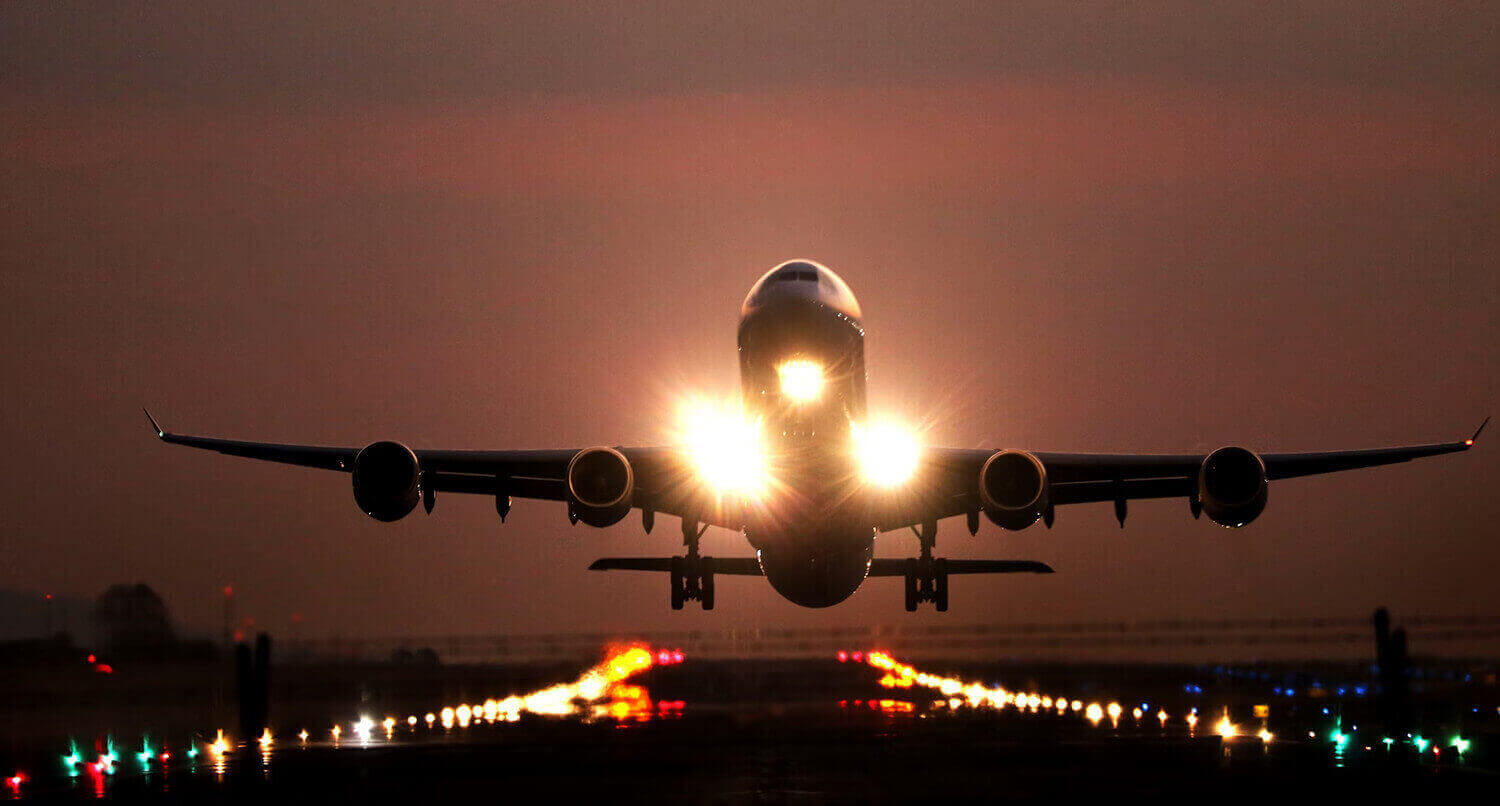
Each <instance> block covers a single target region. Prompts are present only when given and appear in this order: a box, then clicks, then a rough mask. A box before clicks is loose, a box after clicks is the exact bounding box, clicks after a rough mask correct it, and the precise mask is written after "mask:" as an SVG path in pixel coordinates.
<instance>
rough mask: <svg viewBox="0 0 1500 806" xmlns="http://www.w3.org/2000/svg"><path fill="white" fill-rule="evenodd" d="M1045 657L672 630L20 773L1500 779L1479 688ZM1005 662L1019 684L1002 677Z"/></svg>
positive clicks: (788, 782)
mask: <svg viewBox="0 0 1500 806" xmlns="http://www.w3.org/2000/svg"><path fill="white" fill-rule="evenodd" d="M1036 671H1037V674H1038V675H1039V676H1041V677H1047V678H1051V679H1052V680H1053V681H1055V684H1054V685H1050V686H1049V685H1047V684H1045V683H1043V684H1040V685H1035V686H1032V685H1022V683H1023V682H1026V681H1025V680H1023V679H1022V677H1021V675H1019V674H1018V673H1017V670H1016V669H1010V670H993V669H992V670H974V671H973V676H972V678H969V677H965V673H964V670H962V669H951V670H949V671H947V672H937V671H928V670H926V669H923V668H920V667H918V666H917V665H915V664H911V663H908V662H906V661H904V660H902V659H900V658H896V657H893V656H892V655H890V654H888V653H885V652H881V651H871V650H846V651H841V652H840V653H838V655H837V656H836V657H833V658H828V659H825V660H822V661H803V662H797V663H773V662H763V663H760V664H743V663H736V662H734V661H723V660H719V661H712V662H703V663H700V664H697V665H695V664H694V662H693V660H692V659H691V658H690V657H684V656H682V655H681V653H680V652H675V651H674V650H671V649H663V648H647V647H624V648H622V647H616V648H614V650H613V651H611V652H610V653H609V654H608V655H607V657H605V659H604V660H603V661H601V662H600V663H599V664H597V665H595V666H593V667H591V668H589V669H584V670H582V671H581V672H580V674H579V675H578V676H577V677H576V678H573V679H570V680H562V681H558V682H555V683H552V684H550V685H545V686H541V687H539V688H537V689H535V690H532V691H521V692H511V693H509V694H506V695H505V696H503V697H499V698H496V697H486V698H484V699H479V698H474V700H473V701H472V702H459V703H457V704H456V705H455V704H453V703H434V704H433V705H432V708H431V710H425V711H423V710H420V709H419V710H416V711H414V712H413V713H409V714H406V713H386V712H385V711H383V710H375V708H374V707H375V705H378V704H379V703H372V704H369V705H367V706H365V707H363V708H359V707H357V708H356V709H355V710H354V712H353V713H348V712H346V713H343V714H339V715H332V716H329V717H328V718H327V719H326V720H323V721H320V722H318V723H316V724H314V723H312V721H311V720H310V719H304V720H303V721H304V722H307V723H308V724H305V725H303V724H297V723H293V724H287V720H291V719H296V718H297V717H293V716H290V715H286V716H284V717H282V720H283V721H282V722H280V723H279V724H278V727H277V728H276V731H275V732H272V731H269V730H268V731H267V733H266V734H264V735H263V736H261V737H252V738H250V739H249V740H246V739H243V738H237V737H234V736H232V735H230V736H223V735H222V734H220V732H219V731H220V730H221V729H219V728H215V729H212V730H207V729H206V730H204V731H201V732H196V733H195V734H194V735H193V736H191V737H172V736H156V737H153V736H150V735H146V736H141V737H130V738H126V737H124V736H112V735H107V736H104V737H96V738H93V739H87V740H77V741H74V742H73V743H72V745H71V746H69V747H68V748H66V749H65V751H64V754H63V755H62V756H61V757H60V756H59V755H58V754H57V753H55V752H45V753H44V752H35V753H27V754H23V755H21V756H18V763H20V764H23V765H24V766H25V768H26V769H25V770H24V771H17V773H16V775H18V776H21V778H22V780H21V781H19V782H16V781H15V779H14V778H12V779H11V780H9V781H8V782H7V789H8V793H9V795H10V796H11V797H12V798H17V799H22V800H27V801H37V802H50V801H76V800H91V799H95V798H105V799H109V800H114V801H117V802H155V801H180V802H196V801H201V800H209V799H211V800H228V801H242V802H311V801H325V802H326V801H327V800H329V799H333V798H342V797H348V796H357V797H359V798H360V799H362V800H378V801H384V802H390V801H406V802H411V801H414V800H418V799H424V798H431V797H442V798H454V797H458V798H478V797H485V798H499V797H524V798H541V797H546V798H549V799H554V798H558V797H567V798H570V799H571V798H585V797H586V798H600V799H608V800H611V801H627V802H640V801H649V802H658V803H659V802H694V803H705V802H707V803H767V802H770V803H778V802H879V801H887V802H889V801H914V800H921V801H930V800H934V799H943V800H957V801H972V800H1004V801H1016V802H1026V801H1040V800H1054V801H1055V800H1059V799H1064V800H1075V799H1080V800H1081V799H1090V800H1096V799H1099V798H1118V797H1132V798H1134V797H1172V798H1187V797H1192V798H1212V799H1214V800H1218V801H1224V800H1228V801H1231V802H1246V801H1255V800H1263V799H1273V798H1274V799H1283V798H1285V797H1287V796H1288V794H1289V793H1291V792H1298V793H1303V794H1307V795H1316V794H1328V795H1331V796H1332V795H1337V796H1340V797H1350V796H1353V797H1377V796H1379V797H1381V798H1382V799H1383V800H1384V799H1386V798H1389V797H1390V796H1391V795H1392V794H1410V795H1411V796H1413V797H1421V798H1423V799H1424V800H1427V801H1431V800H1433V799H1436V798H1447V797H1468V796H1473V795H1492V794H1493V793H1494V792H1495V791H1497V787H1500V776H1497V775H1496V774H1495V772H1494V769H1495V766H1494V764H1493V751H1492V749H1491V748H1492V747H1493V746H1494V744H1495V741H1494V738H1493V737H1494V735H1495V733H1496V719H1497V715H1496V714H1495V713H1493V709H1491V711H1492V712H1491V713H1480V712H1479V706H1478V705H1477V704H1476V705H1475V706H1473V707H1472V708H1471V713H1470V714H1468V715H1467V717H1465V718H1463V719H1461V720H1457V719H1455V720H1452V721H1453V722H1454V724H1462V725H1463V726H1464V732H1462V733H1452V734H1450V735H1442V734H1441V732H1440V731H1436V730H1429V731H1428V733H1431V734H1433V736H1432V737H1431V738H1429V737H1428V736H1425V735H1422V734H1421V733H1414V734H1413V735H1412V736H1410V737H1407V736H1399V737H1389V736H1386V735H1384V734H1383V733H1382V728H1381V726H1380V725H1379V724H1377V723H1375V722H1372V721H1370V718H1369V717H1370V715H1371V713H1372V710H1371V708H1370V707H1368V697H1367V696H1366V695H1357V694H1355V693H1354V691H1353V689H1352V688H1347V689H1344V695H1345V696H1344V697H1330V698H1327V699H1324V698H1323V697H1322V696H1318V697H1314V698H1312V699H1311V700H1309V699H1307V697H1306V695H1305V693H1304V694H1302V695H1300V696H1297V697H1292V698H1283V701H1282V702H1280V703H1276V704H1274V705H1271V704H1263V703H1256V702H1254V700H1255V699H1257V697H1256V696H1255V694H1256V693H1258V692H1259V691H1260V690H1262V689H1263V688H1264V687H1263V686H1261V685H1260V684H1259V682H1257V683H1255V684H1253V685H1250V686H1243V685H1240V686H1235V685H1219V684H1215V683H1210V684H1209V686H1208V690H1207V691H1204V687H1203V686H1201V685H1198V684H1195V683H1188V684H1186V685H1182V684H1179V683H1178V682H1177V681H1176V680H1175V679H1166V678H1168V677H1171V676H1172V675H1171V674H1170V673H1168V672H1166V671H1164V670H1157V672H1156V673H1155V674H1154V675H1153V674H1143V673H1142V672H1141V671H1140V670H1136V672H1135V673H1134V674H1133V675H1121V674H1119V673H1118V672H1117V673H1114V674H1109V673H1107V670H1103V669H1082V668H1075V669H1073V670H1072V673H1071V676H1069V675H1064V674H1062V673H1061V670H1058V669H1038V670H1036ZM1221 671H1223V670H1221ZM1230 671H1232V670H1230ZM1005 676H1009V677H1011V678H1013V679H1015V680H1016V682H1015V683H1013V684H1012V685H1011V686H1010V687H1006V686H1005V685H1003V684H1001V683H998V682H995V679H996V678H1003V677H1005ZM1225 677H1228V678H1230V679H1233V678H1234V677H1235V675H1233V674H1230V675H1222V674H1221V675H1220V679H1222V678H1225ZM1153 678H1161V679H1156V680H1155V681H1154V682H1155V685H1154V686H1153V685H1150V684H1151V683H1152V682H1153ZM986 681H988V682H986ZM1106 684H1109V685H1113V686H1114V687H1115V689H1116V690H1115V691H1113V692H1105V691H1104V688H1105V687H1106ZM1127 688H1129V689H1131V691H1129V692H1127V691H1125V690H1124V689H1127ZM1275 688H1277V689H1278V690H1285V689H1284V687H1282V686H1276V687H1275ZM1033 689H1034V690H1033ZM1066 689H1071V691H1068V690H1066ZM1469 690H1471V691H1472V687H1470V689H1469ZM1335 691H1337V689H1335ZM1168 692H1171V693H1168ZM501 693H502V694H504V692H501ZM1148 698H1149V699H1148ZM1323 702H1326V703H1328V704H1327V705H1323V704H1320V703H1323ZM1187 703H1195V704H1187ZM1362 703H1364V704H1363V705H1362ZM275 720H276V717H275V716H274V712H273V723H274V722H275ZM1361 723H1363V724H1361ZM1386 739H1390V741H1385V740H1386Z"/></svg>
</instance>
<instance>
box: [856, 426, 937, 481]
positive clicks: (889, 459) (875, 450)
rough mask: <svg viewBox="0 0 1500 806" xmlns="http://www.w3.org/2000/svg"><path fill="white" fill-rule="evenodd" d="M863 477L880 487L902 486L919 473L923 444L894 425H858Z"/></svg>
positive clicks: (857, 435)
mask: <svg viewBox="0 0 1500 806" xmlns="http://www.w3.org/2000/svg"><path fill="white" fill-rule="evenodd" d="M854 450H855V455H856V458H857V459H858V460H859V470H860V475H861V476H862V477H863V478H864V480H865V481H866V482H868V483H870V484H873V485H875V486H877V487H899V486H901V485H902V484H905V483H906V482H908V481H910V480H911V478H912V476H915V475H916V473H917V465H918V463H919V462H920V460H921V456H922V445H921V443H920V442H919V441H918V440H917V435H916V434H914V433H912V432H911V431H908V430H906V429H904V428H902V427H900V426H897V425H894V424H891V423H870V424H868V425H865V426H860V425H855V426H854Z"/></svg>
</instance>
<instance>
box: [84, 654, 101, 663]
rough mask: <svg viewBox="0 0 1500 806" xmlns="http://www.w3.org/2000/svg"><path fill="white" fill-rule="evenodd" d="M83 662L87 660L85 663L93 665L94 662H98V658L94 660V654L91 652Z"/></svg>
mask: <svg viewBox="0 0 1500 806" xmlns="http://www.w3.org/2000/svg"><path fill="white" fill-rule="evenodd" d="M85 660H87V661H88V662H89V663H95V662H97V661H98V660H99V659H98V658H96V657H94V653H92V652H90V653H89V656H88V657H87V658H86V659H85Z"/></svg>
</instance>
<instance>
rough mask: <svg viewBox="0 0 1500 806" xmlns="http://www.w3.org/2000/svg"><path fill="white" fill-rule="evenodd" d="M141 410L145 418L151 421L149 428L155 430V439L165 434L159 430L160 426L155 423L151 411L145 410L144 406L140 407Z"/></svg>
mask: <svg viewBox="0 0 1500 806" xmlns="http://www.w3.org/2000/svg"><path fill="white" fill-rule="evenodd" d="M141 411H144V412H146V419H147V420H149V421H151V428H152V429H153V430H155V431H156V438H157V439H162V438H164V437H165V436H166V435H167V432H165V431H163V430H161V426H159V425H157V424H156V418H155V417H152V416H151V412H149V411H146V407H145V406H142V407H141Z"/></svg>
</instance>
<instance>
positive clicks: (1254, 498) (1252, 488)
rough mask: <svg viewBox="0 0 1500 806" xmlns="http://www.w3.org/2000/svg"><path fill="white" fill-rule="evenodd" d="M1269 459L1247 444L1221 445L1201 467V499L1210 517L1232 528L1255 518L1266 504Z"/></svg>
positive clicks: (1199, 481)
mask: <svg viewBox="0 0 1500 806" xmlns="http://www.w3.org/2000/svg"><path fill="white" fill-rule="evenodd" d="M1267 487H1268V485H1267V484H1266V463H1265V462H1263V461H1261V458H1260V457H1259V456H1256V455H1255V454H1254V453H1253V452H1251V451H1248V450H1246V449H1244V448H1236V447H1228V448H1220V449H1218V450H1216V451H1214V452H1213V453H1210V454H1209V455H1208V456H1206V457H1204V459H1203V467H1201V468H1200V469H1199V470H1198V500H1199V501H1200V502H1202V504H1203V512H1204V514H1206V515H1208V519H1209V520H1211V521H1213V522H1214V523H1217V524H1219V525H1220V526H1224V527H1227V528H1230V529H1238V528H1239V527H1241V526H1244V525H1245V524H1247V523H1249V522H1250V521H1253V520H1255V518H1256V516H1258V515H1260V513H1261V512H1262V511H1263V510H1265V508H1266V494H1267Z"/></svg>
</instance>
